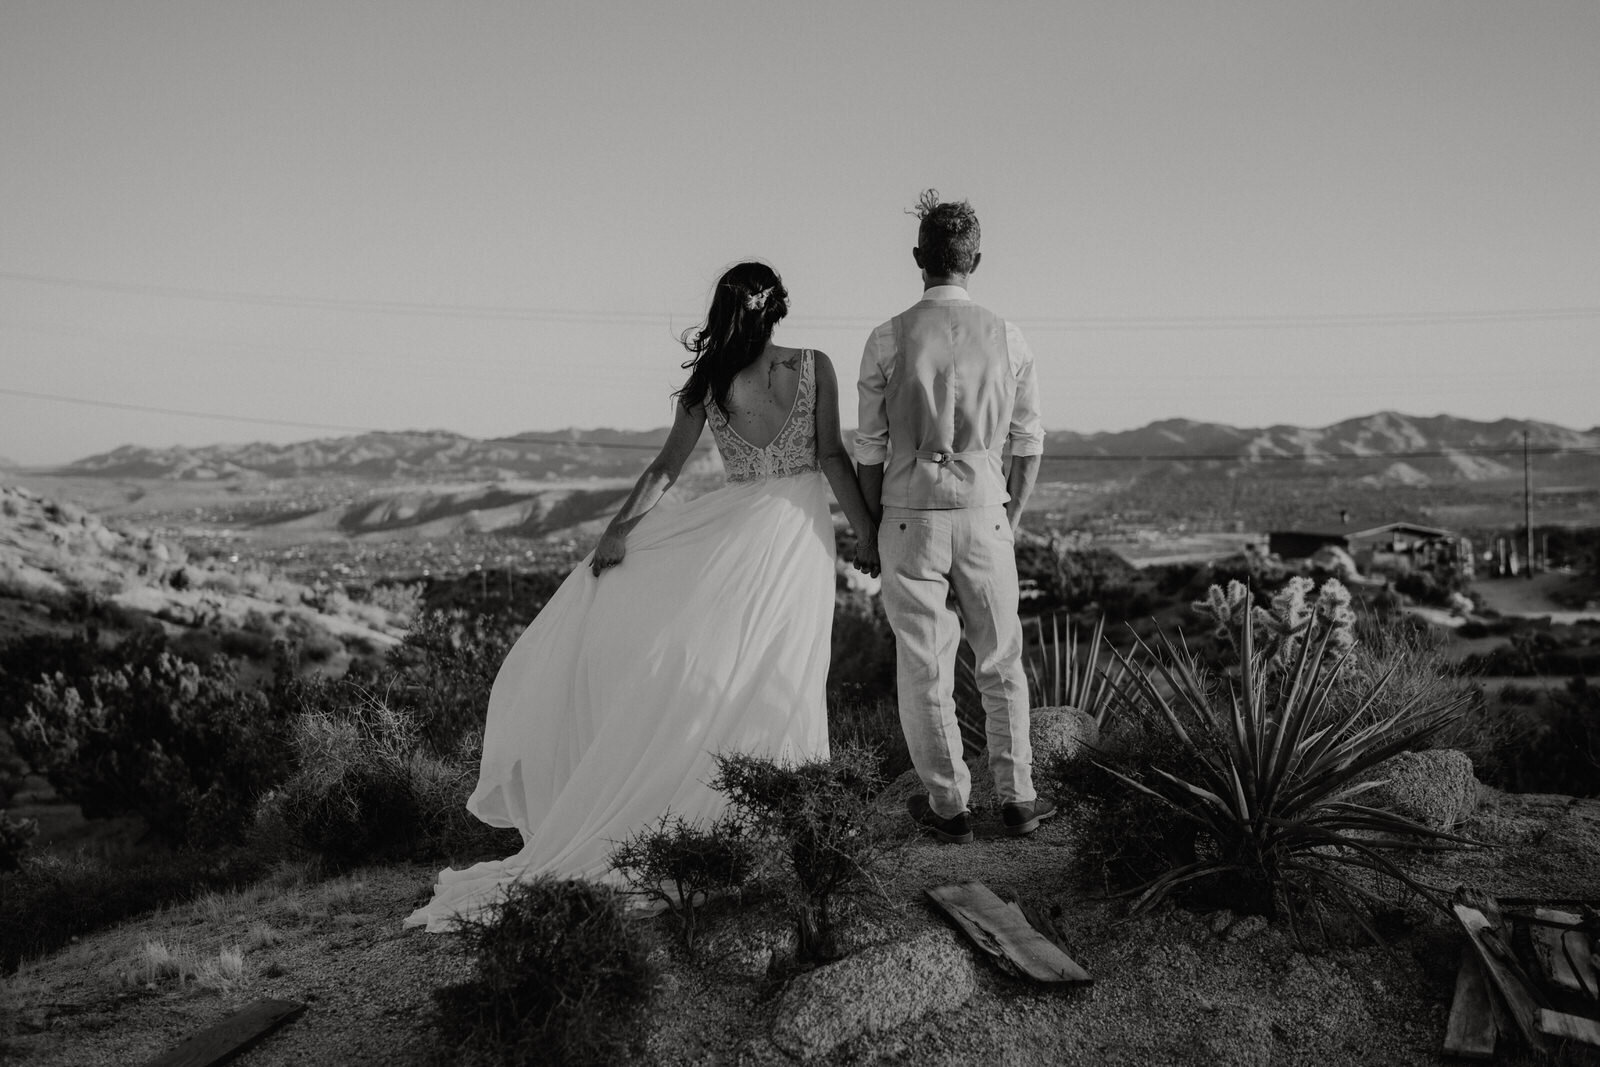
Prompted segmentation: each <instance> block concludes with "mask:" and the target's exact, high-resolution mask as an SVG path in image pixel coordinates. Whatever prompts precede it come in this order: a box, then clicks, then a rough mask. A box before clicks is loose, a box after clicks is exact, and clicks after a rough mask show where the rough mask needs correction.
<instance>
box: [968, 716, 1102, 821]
mask: <svg viewBox="0 0 1600 1067" xmlns="http://www.w3.org/2000/svg"><path fill="white" fill-rule="evenodd" d="M1028 739H1029V741H1031V742H1032V745H1033V778H1034V782H1035V783H1036V784H1037V783H1040V782H1043V781H1044V780H1045V776H1046V774H1048V773H1049V772H1050V771H1052V770H1053V769H1054V768H1055V767H1057V766H1058V765H1060V764H1061V763H1064V762H1070V761H1072V760H1074V759H1077V758H1078V757H1080V756H1083V755H1087V754H1091V753H1093V752H1094V751H1095V750H1097V749H1098V748H1099V747H1100V727H1099V726H1097V725H1096V724H1095V721H1094V716H1092V715H1090V714H1088V713H1087V712H1084V711H1079V710H1078V709H1077V708H1074V707H1056V708H1034V709H1033V710H1032V711H1030V712H1028ZM969 766H970V767H971V769H972V795H971V796H970V797H969V798H968V801H967V804H968V806H969V807H971V808H972V809H973V810H974V811H988V810H995V809H998V808H999V806H1000V804H999V801H998V800H997V799H996V797H995V793H994V776H993V775H992V774H990V773H989V765H988V760H987V758H986V756H985V754H984V753H981V752H980V753H977V754H976V758H975V759H973V760H969Z"/></svg>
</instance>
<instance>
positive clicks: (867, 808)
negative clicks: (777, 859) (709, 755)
mask: <svg viewBox="0 0 1600 1067" xmlns="http://www.w3.org/2000/svg"><path fill="white" fill-rule="evenodd" d="M711 787H712V788H713V789H715V790H717V791H718V792H719V793H722V794H724V795H725V796H727V797H728V799H729V801H730V802H731V804H732V807H733V809H734V810H735V811H736V812H737V813H738V814H739V815H740V816H742V817H743V818H744V819H745V820H747V822H748V825H749V827H750V829H751V830H752V831H753V832H754V833H756V834H757V835H759V836H761V837H763V838H765V839H766V840H768V841H771V842H774V843H775V844H776V846H777V848H778V849H779V850H781V852H782V854H783V856H784V858H785V859H786V861H787V863H786V868H787V873H788V874H789V875H790V876H791V878H790V879H789V880H786V882H785V884H784V891H785V893H786V894H787V897H788V900H789V904H790V908H791V912H792V914H793V915H794V918H795V924H796V933H797V940H798V946H799V947H798V955H799V957H800V958H801V959H806V960H822V959H830V958H832V957H834V956H835V955H837V943H836V933H835V930H834V923H833V905H834V903H835V901H836V900H837V899H839V898H840V897H843V896H846V895H855V894H860V893H863V892H868V891H874V890H877V889H878V873H879V869H880V867H881V865H882V864H883V862H884V860H885V859H886V858H887V857H888V855H889V853H890V852H891V851H892V850H893V848H895V847H896V846H897V845H898V839H895V838H893V837H891V836H890V833H889V831H888V830H887V829H886V827H885V826H884V824H883V822H882V820H880V819H878V818H877V817H876V816H875V814H874V812H873V809H872V800H873V798H874V797H876V796H877V794H878V792H879V791H880V790H881V789H882V787H883V778H882V776H881V774H880V773H879V769H878V760H877V756H876V754H875V753H873V752H872V751H871V750H868V749H860V748H851V747H849V746H837V747H835V748H834V750H833V754H832V756H831V757H829V758H828V759H816V760H810V761H808V762H805V763H799V764H793V765H785V764H780V763H776V762H774V761H772V760H769V759H763V758H761V757H758V756H751V755H746V754H742V753H735V754H723V755H719V756H718V757H717V773H716V775H715V776H714V777H713V778H712V780H711Z"/></svg>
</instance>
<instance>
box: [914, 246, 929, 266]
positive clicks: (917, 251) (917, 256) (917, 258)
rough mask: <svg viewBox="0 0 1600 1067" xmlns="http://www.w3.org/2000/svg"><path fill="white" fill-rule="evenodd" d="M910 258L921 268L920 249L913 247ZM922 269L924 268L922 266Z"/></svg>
mask: <svg viewBox="0 0 1600 1067" xmlns="http://www.w3.org/2000/svg"><path fill="white" fill-rule="evenodd" d="M911 258H912V259H913V260H914V261H915V262H916V264H917V266H918V268H922V249H920V248H913V249H912V250H911ZM922 269H926V268H922Z"/></svg>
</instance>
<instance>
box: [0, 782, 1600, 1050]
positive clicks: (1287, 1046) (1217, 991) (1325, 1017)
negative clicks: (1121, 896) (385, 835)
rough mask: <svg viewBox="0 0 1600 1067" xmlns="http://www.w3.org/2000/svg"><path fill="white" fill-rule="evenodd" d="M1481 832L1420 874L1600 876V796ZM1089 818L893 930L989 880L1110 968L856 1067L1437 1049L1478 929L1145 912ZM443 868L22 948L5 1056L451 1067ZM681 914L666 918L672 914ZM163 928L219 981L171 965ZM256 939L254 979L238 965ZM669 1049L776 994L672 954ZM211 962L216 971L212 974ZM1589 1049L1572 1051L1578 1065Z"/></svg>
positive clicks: (1522, 805)
mask: <svg viewBox="0 0 1600 1067" xmlns="http://www.w3.org/2000/svg"><path fill="white" fill-rule="evenodd" d="M1469 830H1470V832H1472V833H1474V834H1476V835H1477V836H1478V837H1480V838H1481V839H1483V840H1485V841H1488V842H1491V843H1494V844H1495V845H1497V846H1498V847H1497V848H1495V849H1494V850H1487V851H1486V850H1479V851H1472V852H1465V853H1460V854H1452V855H1447V856H1445V857H1442V858H1440V859H1437V860H1434V861H1432V865H1431V866H1430V867H1428V868H1426V869H1425V870H1424V871H1423V873H1424V874H1425V875H1426V876H1427V877H1429V878H1430V880H1432V881H1434V882H1436V883H1437V884H1439V885H1442V886H1445V887H1453V886H1455V885H1457V884H1468V885H1473V886H1476V887H1478V888H1481V889H1484V890H1486V891H1489V892H1493V893H1497V894H1502V895H1517V896H1543V897H1552V898H1555V897H1572V896H1582V895H1593V894H1594V893H1595V892H1596V887H1597V886H1600V801H1573V800H1570V799H1569V798H1566V797H1540V796H1526V797H1519V796H1509V795H1505V794H1499V793H1496V792H1493V791H1486V799H1485V801H1484V803H1483V805H1482V806H1481V807H1480V810H1479V813H1478V816H1477V819H1476V820H1475V822H1474V823H1473V824H1472V826H1471V827H1469ZM1078 833H1079V827H1078V825H1077V824H1075V822H1074V821H1073V820H1072V819H1071V818H1070V817H1063V818H1061V819H1058V820H1056V821H1055V822H1053V823H1047V824H1045V826H1044V827H1043V828H1041V830H1040V831H1039V832H1038V833H1037V834H1035V835H1034V836H1033V837H1032V838H1029V839H1023V840H1016V839H1011V838H1006V837H1004V836H1001V835H1000V834H999V833H998V828H997V827H995V826H992V825H988V824H983V825H980V838H979V840H978V841H977V842H976V843H975V844H973V845H968V846H947V845H939V844H936V843H934V842H931V841H928V840H925V839H920V838H918V839H913V840H912V841H911V842H910V843H909V844H908V846H907V847H906V849H905V851H904V853H903V855H902V856H901V857H900V860H899V862H898V863H897V865H896V869H895V872H894V875H893V880H892V882H891V883H890V886H889V893H890V897H891V899H892V901H893V907H892V908H891V909H890V910H889V911H887V912H886V913H884V914H882V915H880V916H879V917H878V918H877V919H876V920H874V922H875V923H876V924H877V925H878V926H879V927H880V928H882V929H886V930H888V931H890V932H891V933H907V932H913V931H915V930H917V929H921V928H926V927H928V926H931V925H935V924H939V923H941V922H942V920H941V919H940V918H939V917H938V915H937V914H935V913H934V912H933V911H932V910H931V909H930V908H929V907H928V906H927V904H926V902H925V900H924V899H923V895H922V894H923V890H924V888H925V887H927V886H930V885H935V884H940V883H943V882H949V881H956V880H961V879H968V878H975V879H979V880H981V881H983V882H985V883H986V884H987V885H989V886H990V887H991V888H993V889H994V890H995V891H996V892H998V893H1000V894H1001V895H1002V896H1011V897H1017V898H1020V899H1023V900H1025V901H1028V902H1030V903H1033V904H1035V905H1037V906H1039V907H1040V909H1041V910H1042V911H1043V912H1044V913H1045V914H1047V915H1050V916H1052V922H1053V924H1054V925H1055V927H1056V929H1057V931H1058V933H1059V934H1060V935H1061V936H1062V938H1063V939H1064V940H1065V942H1066V944H1067V945H1068V947H1069V949H1070V951H1071V954H1072V955H1073V957H1074V958H1075V959H1077V960H1078V962H1079V963H1081V964H1082V965H1083V966H1084V967H1086V968H1087V969H1088V970H1089V972H1090V973H1091V974H1092V975H1094V977H1095V980H1096V981H1095V984H1094V985H1093V986H1092V987H1091V988H1088V989H1082V990H1077V991H1069V992H1054V993H1053V992H1043V991H1040V990H1039V989H1037V988H1035V987H1032V986H1029V985H1027V984H1025V983H1023V982H1021V981H1020V980H1018V979H1016V978H1013V977H1010V976H1008V975H1006V974H1004V973H1001V971H1000V970H998V969H997V968H996V967H995V966H994V965H992V964H990V963H988V962H987V961H980V963H979V964H978V969H979V990H978V993H977V994H976V996H975V997H974V998H973V999H972V1000H971V1001H970V1002H969V1003H968V1004H967V1005H966V1006H965V1007H964V1008H963V1009H962V1010H961V1011H960V1012H958V1013H956V1014H955V1015H953V1016H951V1017H947V1018H927V1019H924V1020H922V1021H921V1022H917V1023H912V1024H910V1025H909V1026H907V1027H903V1028H901V1029H900V1030H897V1031H893V1032H890V1033H888V1034H884V1035H879V1036H877V1037H871V1038H864V1039H858V1040H857V1041H855V1042H852V1043H850V1044H847V1045H845V1046H843V1047H842V1048H841V1049H839V1050H838V1051H836V1052H835V1053H834V1054H833V1055H831V1056H830V1057H828V1058H827V1059H826V1060H824V1061H822V1062H826V1063H836V1064H868V1063H874V1064H876V1063H884V1064H917V1065H923V1064H929V1065H949V1067H955V1065H957V1064H962V1065H965V1064H971V1063H980V1062H981V1063H986V1064H1017V1065H1024V1064H1056V1063H1061V1064H1128V1065H1134V1064H1139V1065H1143V1064H1153V1063H1154V1064H1166V1063H1170V1064H1195V1065H1200V1064H1214V1063H1230V1064H1231V1063H1238V1064H1296V1063H1304V1064H1316V1065H1317V1067H1344V1065H1350V1067H1354V1065H1357V1064H1412V1063H1435V1062H1439V1046H1440V1041H1441V1039H1442V1036H1443V1033H1444V1025H1445V1019H1446V1015H1447V1011H1448V1004H1449V998H1450V994H1451V990H1452V988H1453V981H1454V973H1455V966H1456V962H1457V952H1458V950H1459V945H1460V935H1459V933H1458V931H1457V930H1456V929H1455V928H1454V927H1453V925H1451V924H1450V923H1449V922H1447V921H1446V920H1444V919H1443V918H1442V917H1439V916H1437V915H1434V914H1429V913H1426V912H1419V911H1415V910H1414V911H1412V912H1410V913H1408V914H1409V916H1410V917H1409V921H1407V922H1405V923H1403V924H1402V925H1401V928H1400V929H1399V930H1398V931H1397V932H1396V933H1395V934H1394V940H1393V942H1392V944H1391V946H1390V947H1389V948H1387V949H1382V948H1377V947H1373V946H1370V945H1365V944H1353V945H1351V946H1349V947H1341V948H1336V949H1333V950H1331V951H1326V952H1322V953H1318V954H1314V955H1307V954H1304V953H1302V952H1300V951H1299V950H1297V948H1296V947H1295V944H1294V942H1293V939H1292V937H1291V936H1290V934H1289V933H1288V932H1287V931H1286V930H1284V929H1280V928H1277V927H1269V928H1267V929H1266V930H1265V931H1264V932H1261V933H1258V934H1256V935H1254V936H1252V937H1249V938H1247V939H1243V940H1230V939H1228V938H1227V937H1219V935H1217V934H1216V933H1214V932H1213V929H1212V927H1213V925H1214V924H1215V923H1216V922H1217V919H1218V917H1217V916H1216V915H1204V914H1194V913H1190V912H1187V911H1183V910H1180V909H1174V908H1167V909H1165V910H1162V911H1160V912H1158V913H1156V914H1154V915H1151V916H1148V917H1141V918H1137V919H1131V920H1130V919H1128V918H1127V917H1126V915H1125V914H1124V909H1123V906H1122V905H1121V904H1120V903H1119V902H1114V901H1107V900H1105V899H1103V897H1102V896H1101V894H1100V893H1099V891H1098V889H1097V887H1096V886H1095V885H1094V883H1093V879H1092V878H1091V877H1089V876H1088V874H1087V872H1085V871H1084V870H1083V869H1082V864H1079V863H1077V862H1075V860H1074V857H1075V855H1076V854H1077V853H1078V851H1079V849H1078V844H1079V842H1078V837H1077V835H1078ZM432 874H433V872H432V871H431V870H430V869H427V868H423V867H417V866H403V867H386V868H374V869H371V870H366V871H362V872H358V873H356V874H354V875H352V876H350V877H347V878H342V879H336V880H333V881H330V882H325V883H318V884H309V883H305V882H304V881H303V880H299V879H297V878H296V877H295V876H293V874H292V873H290V874H280V876H278V877H277V878H276V880H269V881H268V882H266V883H263V884H262V885H260V886H257V887H254V888H252V889H250V890H247V891H245V892H243V893H241V894H234V895H229V896H212V897H207V898H204V899H202V900H201V901H200V902H198V903H196V904H194V905H186V906H183V907H180V908H174V909H171V910H168V911H165V912H162V913H159V914H156V915H151V916H147V917H144V918H141V919H139V920H137V921H134V922H130V923H128V924H125V925H123V926H121V927H118V928H116V929H112V930H108V931H104V932H102V933H100V934H97V935H94V936H92V937H87V938H85V939H84V940H83V941H82V942H81V943H78V944H76V945H73V946H71V947H70V948H68V949H66V950H64V951H62V952H60V953H57V954H55V955H53V956H50V957H48V958H46V959H43V960H39V961H34V962H31V963H28V964H25V965H24V966H23V967H22V968H21V969H20V971H19V972H18V973H17V974H16V975H13V976H11V977H10V978H8V979H7V980H6V981H5V983H4V988H3V997H0V1061H4V1062H17V1063H24V1062H25V1063H36V1064H40V1065H45V1067H56V1065H60V1067H65V1065H69V1064H71V1065H100V1064H123V1063H139V1062H143V1061H145V1060H147V1059H149V1058H151V1057H153V1056H155V1055H157V1054H158V1053H160V1052H161V1051H163V1050H164V1049H167V1048H169V1047H170V1046H172V1045H173V1044H175V1043H176V1042H178V1041H179V1040H181V1039H182V1038H183V1037H184V1036H186V1035H188V1034H190V1033H193V1032H195V1031H197V1030H199V1029H202V1028H203V1027H205V1026H207V1025H209V1024H210V1023H212V1022H215V1021H216V1020H218V1019H220V1018H222V1017H223V1016H225V1015H227V1014H228V1013H229V1012H231V1011H233V1010H235V1009H237V1008H238V1007H240V1006H242V1005H243V1004H245V1003H248V1002H249V1001H251V1000H254V999H256V998H258V997H279V998H284V999H290V1000H296V1001H300V1002H304V1003H306V1004H308V1005H309V1008H308V1010H307V1011H306V1012H305V1013H304V1014H303V1015H302V1016H301V1017H300V1018H298V1019H296V1020H295V1021H293V1022H291V1023H289V1024H287V1025H286V1026H284V1027H283V1028H282V1029H281V1030H280V1031H278V1032H276V1033H275V1034H273V1035H272V1036H270V1037H269V1038H268V1039H267V1040H266V1041H265V1042H264V1043H263V1044H262V1045H261V1046H259V1047H257V1048H256V1049H254V1050H252V1051H251V1052H249V1053H248V1054H246V1056H244V1057H243V1058H242V1059H241V1060H240V1061H238V1062H241V1063H243V1064H246V1065H247V1067H268V1065H280V1064H298V1063H326V1062H339V1063H343V1064H377V1063H402V1064H403V1063H430V1062H433V1063H437V1062H452V1061H453V1060H454V1058H455V1057H454V1055H453V1053H452V1052H451V1051H450V1050H442V1049H441V1048H440V1044H439V1038H438V1036H437V1033H436V1031H435V1030H434V1028H433V1026H432V1024H431V1023H430V1021H429V1014H428V1013H429V1006H430V995H429V994H430V990H431V989H432V988H433V987H435V986H437V985H442V984H445V983H448V982H450V981H453V980H457V979H459V977H461V976H462V975H464V974H465V973H466V972H465V964H464V962H463V961H462V960H461V959H460V958H459V957H457V956H456V955H455V953H454V952H453V951H452V949H451V939H450V938H448V937H440V936H436V935H429V934H426V933H422V932H420V931H414V930H413V931H405V930H402V929H401V927H400V917H401V916H402V915H404V914H405V913H406V912H407V911H408V910H409V909H410V908H411V906H412V905H413V904H415V903H416V902H418V901H419V900H421V899H422V898H423V897H424V896H425V895H426V893H427V890H428V886H429V883H430V882H431V879H432ZM655 921H656V922H658V923H660V922H664V920H655ZM153 942H160V943H161V944H163V945H164V946H166V947H167V948H169V949H171V950H172V951H173V952H175V953H176V954H178V955H180V956H181V957H182V958H184V959H186V960H188V961H189V963H190V964H191V965H193V967H194V968H195V969H197V970H198V971H199V972H200V973H198V974H196V975H194V976H190V977H187V978H179V977H175V976H173V975H171V974H167V975H160V974H156V973H154V971H153V969H152V965H151V959H152V950H151V949H150V948H148V947H147V946H149V945H150V944H151V943H153ZM229 947H238V948H240V949H241V951H242V963H241V965H240V966H239V968H238V971H237V973H236V974H231V975H230V974H227V973H218V972H219V970H221V971H226V967H222V968H220V969H219V968H218V967H217V966H216V965H215V963H214V961H217V960H218V959H219V958H220V956H219V954H220V952H221V950H222V949H225V948H229ZM661 955H662V957H663V959H664V968H663V972H662V976H661V979H660V984H659V986H658V989H657V992H656V995H655V998H654V1002H653V1007H652V1013H651V1015H652V1021H651V1024H650V1025H651V1034H650V1039H649V1047H650V1048H651V1050H652V1051H653V1054H654V1062H659V1063H662V1064H680V1063H682V1064H691V1063H692V1064H704V1065H714V1064H726V1065H733V1064H736V1063H738V1062H739V1061H740V1059H741V1050H742V1049H743V1048H744V1047H745V1046H746V1045H747V1043H748V1042H749V1041H750V1040H751V1039H752V1038H757V1037H759V1036H760V1035H762V1034H764V1033H765V1031H766V1027H767V1026H769V1025H770V1020H771V1017H772V1012H773V1010H774V1005H775V1002H776V997H775V994H776V993H777V992H778V987H777V986H776V985H774V984H772V983H766V982H761V981H755V980H751V979H746V978H738V977H735V976H733V975H731V974H730V973H725V972H723V971H720V970H719V969H718V966H717V965H716V964H715V963H712V964H709V965H708V964H705V963H704V962H696V961H691V960H687V959H684V958H682V956H681V954H679V953H677V952H672V953H662V954H661ZM208 966H209V968H210V969H209V970H208V969H207V968H208ZM1574 1062H1576V1061H1574Z"/></svg>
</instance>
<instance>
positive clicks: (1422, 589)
mask: <svg viewBox="0 0 1600 1067" xmlns="http://www.w3.org/2000/svg"><path fill="white" fill-rule="evenodd" d="M1470 585H1471V583H1470V581H1468V579H1467V577H1466V575H1464V574H1462V573H1461V572H1460V571H1459V570H1457V569H1456V568H1455V567H1454V566H1452V565H1451V564H1448V563H1439V564H1435V565H1434V566H1431V567H1418V568H1415V569H1413V570H1409V571H1406V572H1405V573H1404V574H1401V575H1399V576H1398V577H1396V578H1395V580H1394V589H1395V592H1397V593H1400V594H1402V595H1404V596H1408V597H1410V598H1411V599H1412V600H1414V601H1416V602H1417V603H1419V604H1428V605H1431V606H1433V607H1440V608H1447V607H1450V606H1451V596H1452V595H1453V594H1455V593H1465V592H1466V591H1467V589H1468V587H1469V586H1470Z"/></svg>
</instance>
